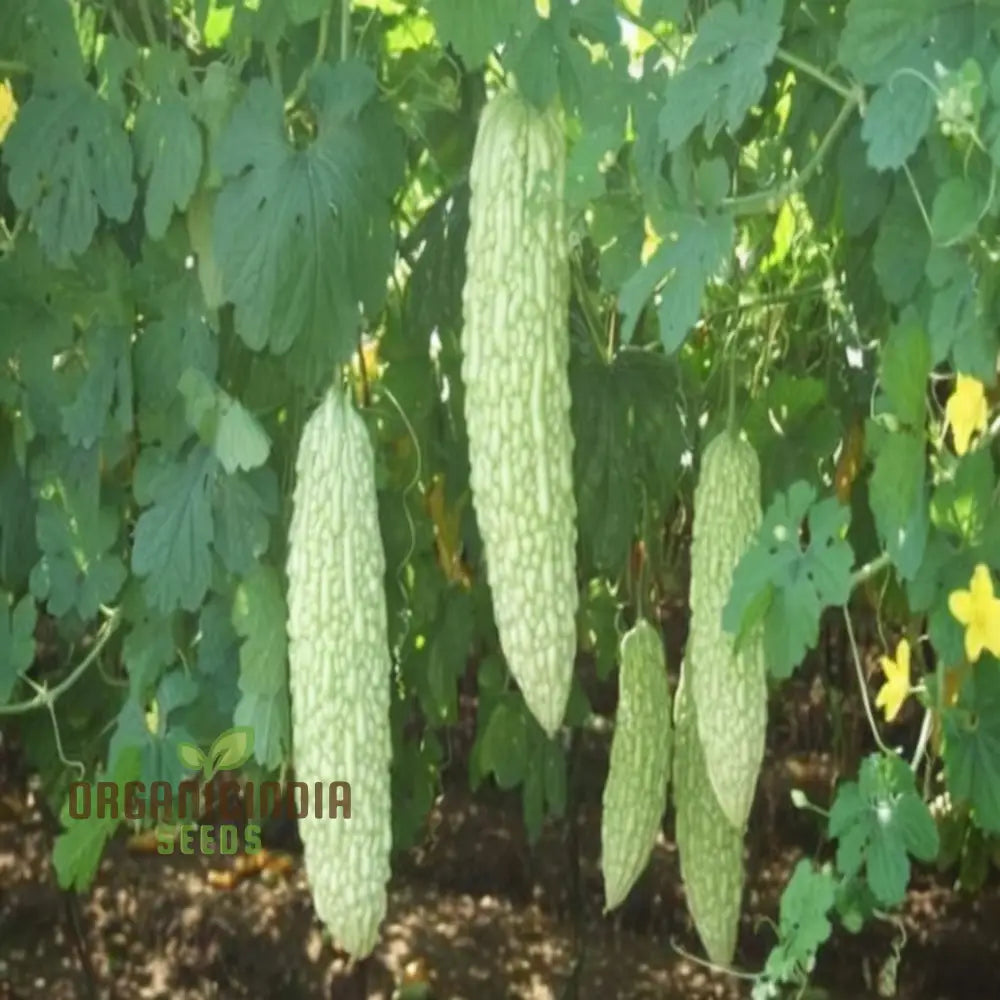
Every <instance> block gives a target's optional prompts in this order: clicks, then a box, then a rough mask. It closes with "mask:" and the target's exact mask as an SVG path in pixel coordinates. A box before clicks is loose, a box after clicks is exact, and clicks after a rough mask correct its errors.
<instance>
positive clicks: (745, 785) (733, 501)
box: [687, 431, 767, 829]
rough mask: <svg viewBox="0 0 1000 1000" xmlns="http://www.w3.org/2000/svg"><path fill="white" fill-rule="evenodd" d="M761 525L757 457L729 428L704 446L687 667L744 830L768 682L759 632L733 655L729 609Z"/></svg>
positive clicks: (725, 794) (714, 760)
mask: <svg viewBox="0 0 1000 1000" xmlns="http://www.w3.org/2000/svg"><path fill="white" fill-rule="evenodd" d="M760 521H761V507H760V463H759V462H758V460H757V455H756V453H755V452H754V450H753V448H752V447H751V446H750V445H749V444H748V443H747V442H745V441H742V440H740V439H739V438H737V437H735V436H734V435H732V434H730V433H729V432H728V431H723V432H722V433H721V434H720V435H719V436H718V437H716V438H714V439H713V440H712V441H711V442H710V443H709V445H708V447H707V448H706V449H705V452H704V455H703V456H702V460H701V471H700V473H699V478H698V485H697V487H696V489H695V494H694V524H693V528H692V532H693V535H692V542H691V593H690V601H691V623H690V636H689V639H688V650H687V662H688V672H689V676H690V678H691V681H690V683H691V696H692V698H693V699H694V703H695V706H696V707H697V710H698V734H699V736H700V737H701V744H702V748H703V749H704V753H705V761H706V764H707V767H708V774H709V778H710V780H711V782H712V787H713V788H714V789H715V794H716V796H717V797H718V799H719V803H720V805H721V806H722V809H723V812H724V813H725V814H726V816H728V817H729V822H730V823H731V824H732V825H733V826H736V827H739V828H740V829H742V828H743V827H744V826H745V825H746V821H747V817H748V816H749V814H750V805H751V803H752V802H753V797H754V791H755V789H756V787H757V776H758V774H759V773H760V765H761V761H762V759H763V756H764V738H765V733H766V729H767V678H766V666H765V660H764V644H763V638H762V636H761V634H760V632H759V630H758V631H757V632H755V633H754V634H753V635H751V636H748V637H747V639H746V641H745V642H744V643H743V645H742V647H741V649H740V652H739V653H738V654H736V655H734V654H733V641H732V637H731V636H729V635H727V634H726V633H725V632H724V631H723V628H722V611H723V608H725V606H726V602H727V601H728V600H729V591H730V588H731V586H732V580H733V571H734V570H735V569H736V564H737V563H738V562H739V560H740V558H741V557H742V556H743V554H744V552H745V551H746V549H747V547H748V545H749V544H750V543H751V541H752V537H753V535H754V534H755V533H756V531H757V529H758V528H759V526H760Z"/></svg>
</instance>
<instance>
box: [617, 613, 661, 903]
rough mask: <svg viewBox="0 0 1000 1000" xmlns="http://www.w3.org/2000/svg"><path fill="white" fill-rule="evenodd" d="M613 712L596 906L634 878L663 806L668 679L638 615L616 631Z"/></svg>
mask: <svg viewBox="0 0 1000 1000" xmlns="http://www.w3.org/2000/svg"><path fill="white" fill-rule="evenodd" d="M620 652H621V667H620V669H619V673H618V711H617V714H616V716H615V731H614V736H613V737H612V740H611V761H610V766H609V768H608V777H607V781H606V782H605V783H604V796H603V802H602V808H601V874H602V875H603V877H604V899H605V903H604V909H605V911H607V910H613V909H614V908H615V907H616V906H619V905H620V904H621V903H622V902H624V900H625V897H626V896H627V895H628V894H629V892H630V891H631V889H632V886H634V885H635V883H636V882H637V881H638V879H639V876H640V875H641V874H642V873H643V871H644V870H645V868H646V865H647V864H648V863H649V856H650V853H651V852H652V850H653V845H654V844H655V843H656V838H657V835H658V834H659V832H660V823H661V821H662V819H663V813H664V811H665V809H666V807H667V788H668V785H669V782H670V752H671V747H672V743H673V733H672V727H671V722H670V685H669V684H668V682H667V664H666V659H665V657H664V654H663V641H662V639H661V637H660V634H659V632H658V631H657V630H656V629H655V628H654V627H653V626H652V625H650V624H649V622H647V621H645V620H640V621H639V622H637V623H636V624H635V626H634V627H633V628H631V629H630V630H629V631H628V632H627V633H626V634H625V636H624V637H623V639H622V642H621V650H620Z"/></svg>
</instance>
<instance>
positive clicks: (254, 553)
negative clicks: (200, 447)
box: [212, 468, 278, 575]
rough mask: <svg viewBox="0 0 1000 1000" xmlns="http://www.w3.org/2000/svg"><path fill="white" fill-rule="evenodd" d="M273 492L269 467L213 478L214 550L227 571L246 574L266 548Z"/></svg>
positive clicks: (273, 509)
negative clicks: (253, 471)
mask: <svg viewBox="0 0 1000 1000" xmlns="http://www.w3.org/2000/svg"><path fill="white" fill-rule="evenodd" d="M277 493H278V487H277V482H276V480H275V476H274V473H273V471H272V470H271V469H267V468H265V469H259V470H258V471H257V473H255V474H252V475H249V476H245V475H242V474H238V475H232V476H219V477H218V478H217V480H216V484H215V492H214V494H213V496H212V515H213V519H214V523H215V532H214V537H215V551H216V552H217V553H218V555H219V558H220V559H221V560H222V562H223V565H224V566H225V567H226V569H228V570H229V572H230V573H235V574H237V575H242V574H244V573H249V572H250V571H251V569H252V568H253V567H254V565H255V564H256V562H257V560H258V559H259V558H260V557H261V556H262V555H263V554H264V553H265V552H266V551H267V546H268V542H269V540H270V537H271V525H270V522H269V520H268V517H269V515H272V514H275V513H277V509H278V497H277Z"/></svg>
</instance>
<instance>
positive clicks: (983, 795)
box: [942, 654, 1000, 833]
mask: <svg viewBox="0 0 1000 1000" xmlns="http://www.w3.org/2000/svg"><path fill="white" fill-rule="evenodd" d="M942 721H943V724H944V735H945V749H944V759H945V771H946V774H947V778H948V791H949V792H950V794H951V796H952V800H953V801H954V802H956V803H958V802H967V803H969V805H971V806H972V809H973V818H974V819H975V822H976V824H977V826H979V827H980V828H981V829H983V830H985V831H987V832H988V833H1000V667H998V665H997V662H996V661H995V660H994V659H993V658H992V657H991V656H989V655H988V654H984V656H983V657H982V658H981V659H980V660H979V661H978V662H977V663H976V665H975V666H974V667H973V670H972V672H971V674H970V675H969V677H968V678H967V679H966V681H965V683H964V684H963V685H962V688H961V691H960V692H959V698H958V704H957V705H956V706H955V707H953V708H948V709H946V710H945V711H944V713H943V719H942Z"/></svg>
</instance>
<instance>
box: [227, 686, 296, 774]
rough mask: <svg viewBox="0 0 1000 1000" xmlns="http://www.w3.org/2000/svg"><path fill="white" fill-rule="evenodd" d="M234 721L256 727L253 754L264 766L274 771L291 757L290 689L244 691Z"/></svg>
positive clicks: (250, 727)
mask: <svg viewBox="0 0 1000 1000" xmlns="http://www.w3.org/2000/svg"><path fill="white" fill-rule="evenodd" d="M233 722H235V723H236V725H237V726H245V727H246V728H247V729H252V730H253V734H254V751H253V752H254V757H255V758H256V760H257V762H258V763H259V764H260V765H261V767H263V768H265V769H267V770H270V771H273V770H274V769H275V768H277V767H280V766H281V764H282V762H283V761H285V760H287V759H288V755H289V753H290V752H291V747H292V728H291V718H290V707H289V704H288V691H287V689H285V688H282V690H280V691H278V692H276V693H274V694H262V693H260V692H259V691H244V692H243V694H242V696H241V697H240V700H239V704H238V705H237V706H236V710H235V711H234V712H233Z"/></svg>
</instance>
